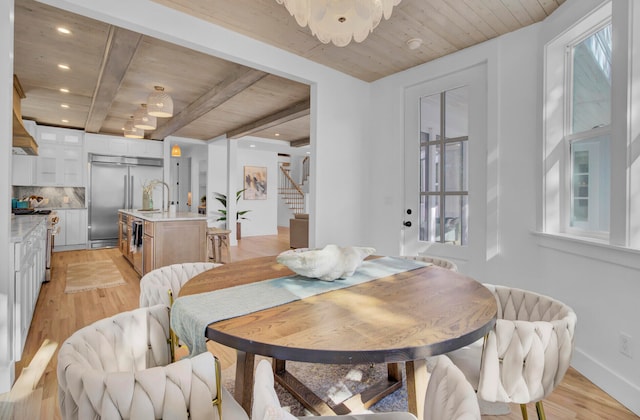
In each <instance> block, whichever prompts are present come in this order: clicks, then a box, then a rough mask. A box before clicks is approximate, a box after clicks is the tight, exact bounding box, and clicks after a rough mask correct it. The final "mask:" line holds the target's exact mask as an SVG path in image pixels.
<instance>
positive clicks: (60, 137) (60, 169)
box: [36, 126, 86, 187]
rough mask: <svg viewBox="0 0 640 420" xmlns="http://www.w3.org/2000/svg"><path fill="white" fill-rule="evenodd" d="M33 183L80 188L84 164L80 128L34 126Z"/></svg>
mask: <svg viewBox="0 0 640 420" xmlns="http://www.w3.org/2000/svg"><path fill="white" fill-rule="evenodd" d="M37 132H38V137H37V138H38V157H37V158H36V159H37V160H36V184H37V185H41V186H48V185H52V186H64V187H83V186H84V184H85V176H84V173H85V171H86V164H85V161H84V159H83V156H84V154H83V143H84V142H83V135H84V133H82V132H81V131H77V130H67V129H61V128H54V127H43V126H39V127H38V130H37Z"/></svg>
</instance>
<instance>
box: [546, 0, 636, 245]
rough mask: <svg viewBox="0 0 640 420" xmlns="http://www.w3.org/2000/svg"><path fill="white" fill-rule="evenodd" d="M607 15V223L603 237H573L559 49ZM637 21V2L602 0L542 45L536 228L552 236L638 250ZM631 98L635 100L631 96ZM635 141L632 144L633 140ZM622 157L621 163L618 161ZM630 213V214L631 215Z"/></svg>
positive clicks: (562, 60) (561, 52) (562, 54)
mask: <svg viewBox="0 0 640 420" xmlns="http://www.w3.org/2000/svg"><path fill="white" fill-rule="evenodd" d="M608 19H611V21H612V23H613V40H614V48H613V51H612V60H613V63H614V66H613V67H612V80H613V81H612V118H611V145H612V146H611V159H612V165H611V166H612V169H611V188H610V190H611V210H610V214H611V223H610V231H609V235H608V236H607V238H602V237H599V238H598V237H597V235H595V237H592V238H589V237H587V236H584V235H581V236H580V237H576V236H574V233H575V232H573V231H570V230H568V229H567V226H568V223H566V222H567V219H566V217H567V216H568V214H569V209H568V208H567V206H568V204H569V200H568V199H567V195H566V194H569V193H570V189H569V188H570V185H568V184H567V182H569V181H570V176H569V173H568V171H569V170H570V167H568V165H569V157H570V155H569V150H568V147H567V145H566V138H567V137H566V136H564V133H565V130H564V127H565V125H564V124H566V123H567V119H568V116H567V115H566V108H565V106H564V100H565V95H566V92H565V89H564V85H565V83H566V82H567V80H566V79H565V78H564V75H565V74H566V72H565V70H566V67H565V66H566V65H567V63H566V61H565V48H566V46H567V45H571V44H573V43H575V42H576V41H577V40H578V39H580V36H581V35H582V34H583V33H584V32H585V29H586V28H589V27H590V28H597V27H598V26H601V25H602V24H603V23H604V22H606V21H607V20H608ZM634 22H640V7H639V6H638V5H636V7H634V1H632V0H626V1H624V0H623V1H618V2H613V4H612V2H604V3H603V4H602V5H600V6H599V7H598V8H597V9H595V10H594V11H593V12H591V13H589V14H588V15H587V16H585V17H584V18H583V19H581V20H580V21H579V22H577V23H576V24H574V25H573V26H571V27H570V28H569V29H567V30H566V31H565V32H563V33H562V34H560V35H559V36H557V37H555V38H554V39H552V40H551V41H550V42H549V43H548V44H547V45H545V47H544V49H543V58H544V71H543V79H544V80H543V86H544V92H545V93H544V102H543V121H542V132H543V136H544V142H543V165H542V168H543V187H542V188H543V190H542V195H543V200H542V202H543V214H542V226H541V230H542V233H544V234H545V235H557V236H558V238H559V239H560V238H564V239H567V238H571V240H572V241H581V240H584V242H585V243H601V244H609V245H611V247H612V249H622V248H633V249H640V216H638V215H640V213H639V211H640V182H637V181H636V183H635V184H634V183H633V182H632V181H633V180H634V179H636V180H638V179H640V159H638V156H640V145H638V141H636V142H632V140H633V139H636V138H638V136H640V117H638V116H634V114H636V113H634V112H632V111H633V108H634V105H635V106H638V105H640V92H638V88H639V87H640V83H637V82H636V83H635V84H634V79H635V80H640V69H638V66H635V67H634V66H632V60H633V57H634V55H635V56H636V57H637V56H638V54H639V53H640V31H633V27H634V25H633V23H634ZM634 97H635V98H636V100H635V104H634V103H633V101H632V98H634ZM634 143H635V144H634ZM621 162H624V163H626V165H621V164H620V163H621ZM634 213H635V214H636V216H635V219H632V217H631V216H632V215H633V214H634Z"/></svg>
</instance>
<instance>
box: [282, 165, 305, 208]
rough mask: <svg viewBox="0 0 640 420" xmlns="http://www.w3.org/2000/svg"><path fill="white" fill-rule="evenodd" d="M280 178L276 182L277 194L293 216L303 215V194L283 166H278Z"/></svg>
mask: <svg viewBox="0 0 640 420" xmlns="http://www.w3.org/2000/svg"><path fill="white" fill-rule="evenodd" d="M280 175H281V176H280V177H279V181H278V184H279V185H278V193H279V194H280V196H281V197H282V198H284V201H285V202H286V203H287V205H288V206H289V208H290V209H291V210H292V211H293V213H294V214H298V213H304V192H303V191H302V188H300V186H299V185H298V184H296V182H295V181H294V180H293V178H291V175H289V169H288V168H286V167H285V166H284V165H281V166H280Z"/></svg>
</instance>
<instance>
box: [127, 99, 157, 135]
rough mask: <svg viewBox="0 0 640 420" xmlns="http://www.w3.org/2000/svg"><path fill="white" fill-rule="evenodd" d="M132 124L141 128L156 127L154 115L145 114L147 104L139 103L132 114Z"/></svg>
mask: <svg viewBox="0 0 640 420" xmlns="http://www.w3.org/2000/svg"><path fill="white" fill-rule="evenodd" d="M133 125H134V126H135V127H137V128H141V129H143V130H155V129H156V125H157V120H156V117H154V116H151V115H149V114H147V104H141V105H140V108H138V110H137V111H136V113H135V114H133Z"/></svg>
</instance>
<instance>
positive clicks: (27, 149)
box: [13, 74, 38, 155]
mask: <svg viewBox="0 0 640 420" xmlns="http://www.w3.org/2000/svg"><path fill="white" fill-rule="evenodd" d="M24 98H26V95H25V94H24V91H23V90H22V86H21V85H20V81H18V77H17V76H16V75H15V74H14V75H13V153H14V154H27V155H37V154H38V143H36V141H35V139H34V138H33V137H32V136H31V134H29V132H28V131H27V129H26V128H25V126H24V124H23V123H22V107H21V102H22V99H24Z"/></svg>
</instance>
